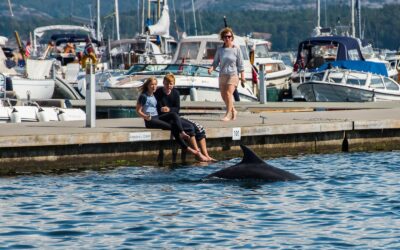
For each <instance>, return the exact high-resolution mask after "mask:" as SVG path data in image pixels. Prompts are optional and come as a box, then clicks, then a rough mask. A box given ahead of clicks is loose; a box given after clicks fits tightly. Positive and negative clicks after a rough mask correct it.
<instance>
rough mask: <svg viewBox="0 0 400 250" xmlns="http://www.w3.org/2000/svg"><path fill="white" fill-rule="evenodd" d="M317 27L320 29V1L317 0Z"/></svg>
mask: <svg viewBox="0 0 400 250" xmlns="http://www.w3.org/2000/svg"><path fill="white" fill-rule="evenodd" d="M316 9H317V27H318V28H319V27H321V2H320V0H317V6H316Z"/></svg>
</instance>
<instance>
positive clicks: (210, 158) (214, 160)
mask: <svg viewBox="0 0 400 250" xmlns="http://www.w3.org/2000/svg"><path fill="white" fill-rule="evenodd" d="M207 158H208V161H211V162H217V161H218V160H217V159H214V158H212V157H211V156H208V157H207Z"/></svg>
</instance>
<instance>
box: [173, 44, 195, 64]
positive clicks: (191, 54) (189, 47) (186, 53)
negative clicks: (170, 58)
mask: <svg viewBox="0 0 400 250" xmlns="http://www.w3.org/2000/svg"><path fill="white" fill-rule="evenodd" d="M199 49H200V42H184V43H181V47H180V49H179V53H178V58H177V60H182V61H183V60H188V59H189V60H196V59H197V54H198V52H199Z"/></svg>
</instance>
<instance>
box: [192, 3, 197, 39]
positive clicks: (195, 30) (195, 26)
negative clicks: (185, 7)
mask: <svg viewBox="0 0 400 250" xmlns="http://www.w3.org/2000/svg"><path fill="white" fill-rule="evenodd" d="M192 10H193V20H194V34H195V35H196V36H197V24H196V13H195V12H194V0H192Z"/></svg>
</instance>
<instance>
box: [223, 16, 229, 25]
mask: <svg viewBox="0 0 400 250" xmlns="http://www.w3.org/2000/svg"><path fill="white" fill-rule="evenodd" d="M224 27H225V28H226V27H228V23H227V22H226V16H224Z"/></svg>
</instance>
